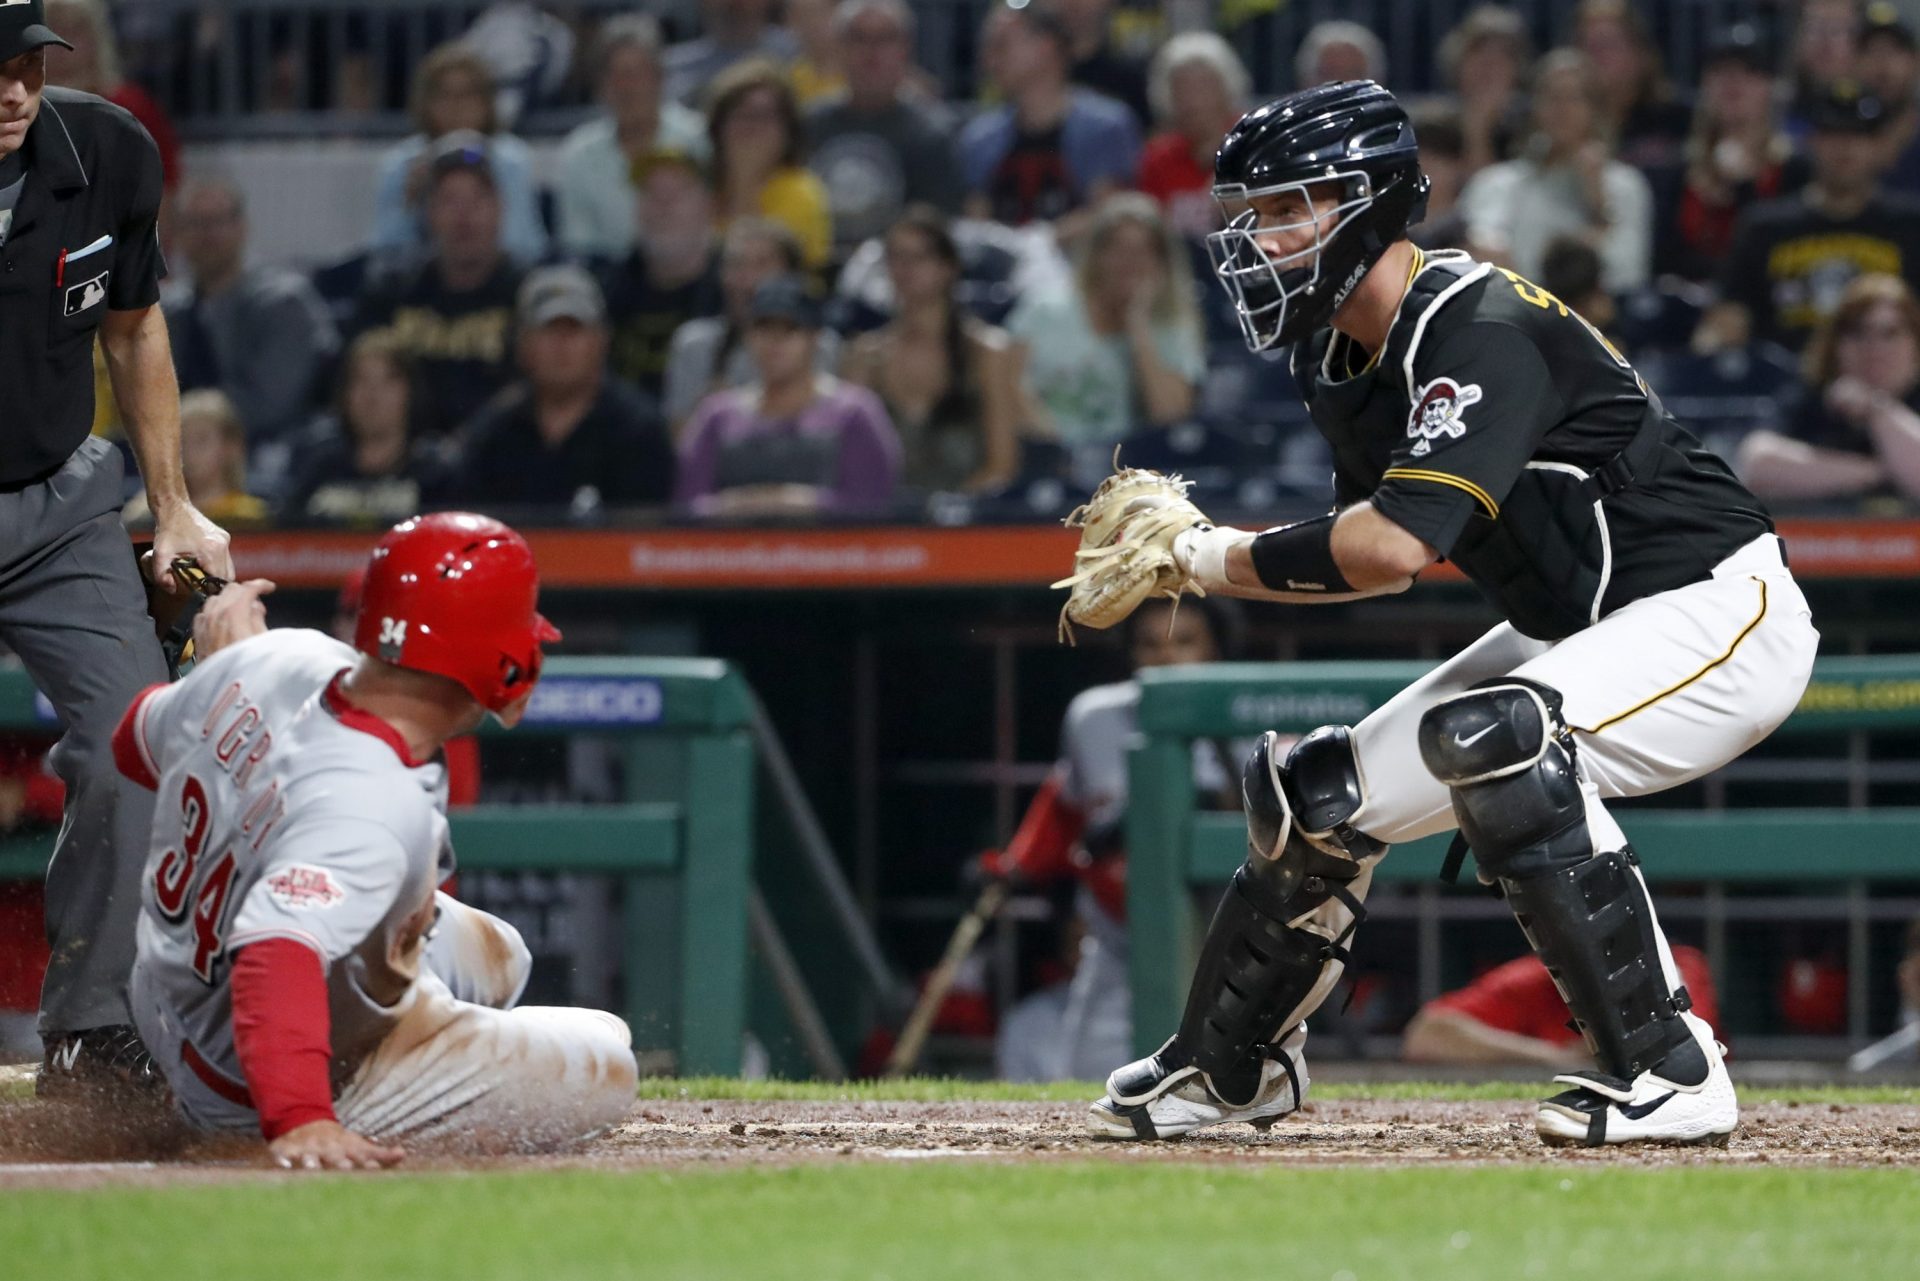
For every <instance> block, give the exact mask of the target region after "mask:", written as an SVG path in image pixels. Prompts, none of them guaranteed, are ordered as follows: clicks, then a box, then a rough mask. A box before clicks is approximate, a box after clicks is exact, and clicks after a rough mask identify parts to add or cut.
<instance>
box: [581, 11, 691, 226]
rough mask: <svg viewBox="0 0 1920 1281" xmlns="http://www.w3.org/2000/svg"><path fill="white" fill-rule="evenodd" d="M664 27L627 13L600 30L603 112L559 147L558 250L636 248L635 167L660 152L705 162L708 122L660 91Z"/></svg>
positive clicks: (597, 51) (598, 80)
mask: <svg viewBox="0 0 1920 1281" xmlns="http://www.w3.org/2000/svg"><path fill="white" fill-rule="evenodd" d="M660 43H661V42H660V24H659V23H658V22H657V21H655V20H654V18H652V17H651V16H650V15H648V14H644V13H623V14H620V15H618V16H616V17H613V18H609V19H608V20H607V22H606V23H605V25H603V26H602V27H601V28H600V36H599V41H598V43H597V44H596V45H595V48H594V66H595V77H594V82H595V84H596V86H597V87H598V90H599V96H600V114H599V115H597V116H595V117H594V118H593V119H591V120H589V121H587V122H586V123H585V124H583V125H581V126H579V127H578V128H577V129H575V130H574V131H573V132H572V133H570V134H568V135H567V138H566V141H565V142H563V143H562V144H561V145H560V173H559V179H558V181H557V182H556V183H555V186H554V196H555V200H556V204H557V208H558V213H559V220H560V228H559V238H560V247H561V249H563V250H565V251H566V252H567V253H568V254H570V255H572V256H573V257H576V258H598V259H605V260H608V261H614V260H618V259H620V258H623V257H625V256H626V254H627V253H628V251H629V250H631V249H632V248H633V235H634V202H635V200H636V198H638V199H641V200H644V198H645V197H644V196H642V195H640V194H639V193H637V192H636V191H635V179H634V175H635V173H636V172H637V171H636V169H635V166H637V165H638V164H639V163H640V162H641V161H642V160H644V159H645V158H646V157H647V156H649V155H651V154H653V153H654V152H657V151H678V152H683V153H685V154H687V155H690V156H694V157H696V158H701V159H704V158H705V156H706V154H707V122H706V120H705V118H703V117H702V116H701V115H700V113H699V112H697V111H695V110H693V109H692V108H691V107H688V106H685V105H683V104H681V103H678V102H675V101H673V100H672V99H670V98H667V97H666V96H665V95H664V94H663V93H662V84H663V79H662V74H663V73H662V71H661V68H660Z"/></svg>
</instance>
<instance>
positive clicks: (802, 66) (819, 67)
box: [787, 0, 847, 111]
mask: <svg viewBox="0 0 1920 1281" xmlns="http://www.w3.org/2000/svg"><path fill="white" fill-rule="evenodd" d="M834 3H835V0H787V30H789V31H791V32H793V36H794V39H796V40H798V41H799V42H800V56H799V57H797V58H795V59H794V60H793V62H792V63H791V64H789V65H788V67H787V78H788V80H789V81H791V82H792V84H793V96H794V98H795V100H797V101H798V102H799V104H800V107H801V109H802V110H803V111H804V110H805V109H806V108H808V107H811V106H813V105H814V104H815V103H817V102H825V101H826V100H827V99H828V98H833V97H837V96H839V95H840V94H843V93H845V92H846V91H847V78H846V76H845V75H844V74H842V72H841V70H840V42H839V41H838V40H837V39H835V38H834V31H833V10H834Z"/></svg>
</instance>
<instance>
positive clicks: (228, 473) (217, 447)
mask: <svg viewBox="0 0 1920 1281" xmlns="http://www.w3.org/2000/svg"><path fill="white" fill-rule="evenodd" d="M180 471H181V473H182V474H183V475H184V476H185V478H186V482H187V496H188V497H190V498H192V499H193V505H194V506H196V507H198V508H199V509H200V510H201V511H203V512H205V513H206V514H207V519H209V520H212V521H216V522H218V523H219V524H220V525H221V526H222V527H224V528H226V529H259V528H261V527H262V526H264V525H265V524H266V523H267V516H268V512H267V505H266V503H265V502H264V501H262V500H261V499H259V498H256V497H255V496H254V495H252V494H249V493H248V492H247V429H246V426H245V425H244V424H243V423H242V422H241V421H240V411H239V410H237V409H235V408H234V407H233V402H232V401H231V400H229V399H227V394H226V393H225V392H223V391H216V390H215V389H213V388H211V387H203V388H201V389H200V390H198V391H190V392H187V393H185V394H183V395H182V396H181V397H180ZM215 512H218V513H219V515H217V516H216V515H214V513H215ZM124 519H125V520H126V523H127V524H129V525H132V526H135V527H141V526H148V525H151V524H152V523H153V512H152V509H151V508H149V507H148V506H147V496H146V494H145V493H144V492H143V493H139V494H136V495H134V498H133V501H132V502H130V503H128V504H127V506H126V511H125V514H124Z"/></svg>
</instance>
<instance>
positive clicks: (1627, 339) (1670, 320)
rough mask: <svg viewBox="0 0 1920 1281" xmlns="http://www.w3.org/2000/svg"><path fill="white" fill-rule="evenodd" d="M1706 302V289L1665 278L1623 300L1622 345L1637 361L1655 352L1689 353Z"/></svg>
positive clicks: (1618, 327) (1619, 328)
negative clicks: (1688, 348) (1689, 344)
mask: <svg viewBox="0 0 1920 1281" xmlns="http://www.w3.org/2000/svg"><path fill="white" fill-rule="evenodd" d="M1706 303H1707V296H1706V288H1705V286H1703V285H1696V284H1694V283H1692V282H1691V281H1686V280H1681V279H1680V278H1679V277H1677V276H1662V277H1661V278H1660V279H1659V280H1657V281H1655V282H1654V283H1653V284H1652V285H1649V286H1648V287H1647V288H1645V289H1639V290H1636V291H1634V292H1633V293H1630V294H1627V295H1625V296H1624V297H1622V298H1621V299H1620V300H1619V308H1618V320H1617V322H1616V325H1615V329H1616V331H1617V332H1618V334H1619V337H1620V344H1621V346H1622V347H1624V348H1625V349H1626V351H1627V353H1628V354H1629V355H1630V356H1632V357H1633V358H1634V359H1635V360H1636V361H1637V360H1640V359H1642V358H1644V357H1646V356H1649V355H1652V354H1654V353H1662V352H1679V351H1685V350H1687V344H1688V343H1690V342H1691V341H1692V340H1693V331H1694V329H1695V328H1696V327H1698V325H1699V324H1700V314H1701V312H1703V311H1705V310H1706Z"/></svg>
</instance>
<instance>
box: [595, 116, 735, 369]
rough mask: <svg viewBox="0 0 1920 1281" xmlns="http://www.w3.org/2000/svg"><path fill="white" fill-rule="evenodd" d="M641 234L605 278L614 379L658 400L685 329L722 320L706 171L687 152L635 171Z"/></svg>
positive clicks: (649, 161) (654, 159)
mask: <svg viewBox="0 0 1920 1281" xmlns="http://www.w3.org/2000/svg"><path fill="white" fill-rule="evenodd" d="M634 185H635V186H636V188H637V189H638V190H639V193H640V205H639V212H640V218H639V223H640V235H639V240H638V243H637V244H635V245H634V248H633V252H632V253H630V254H628V255H627V257H626V258H625V259H624V260H623V261H622V262H620V263H618V264H616V265H615V266H613V267H612V268H611V269H609V270H608V271H607V273H606V276H605V288H606V295H607V316H608V323H609V325H610V326H611V328H612V334H613V346H612V349H611V354H610V356H609V359H610V361H611V363H612V368H613V372H614V373H615V374H617V375H619V376H620V377H622V378H624V379H626V380H627V381H629V382H631V383H633V384H634V385H635V386H637V387H639V388H640V390H642V391H644V392H646V393H647V394H648V395H649V396H652V397H655V398H656V399H657V398H658V397H659V396H660V395H661V393H662V392H663V391H664V390H665V388H666V379H667V358H668V352H669V351H670V350H671V348H672V345H673V335H674V333H675V331H676V330H678V329H679V328H680V327H681V326H682V325H684V324H686V323H687V322H688V321H690V320H695V319H697V318H699V317H703V316H717V315H719V314H720V312H721V311H722V309H723V308H724V306H725V303H724V300H723V298H722V295H721V292H720V262H719V259H720V255H719V251H718V242H717V239H716V236H715V232H714V220H713V192H712V191H711V190H710V189H709V188H708V186H707V176H706V171H705V170H704V169H702V168H701V166H700V163H699V162H698V161H697V160H695V159H694V158H693V157H692V156H690V155H688V154H686V153H685V152H675V151H659V152H655V153H654V154H653V155H650V156H646V157H643V158H642V159H641V160H640V161H639V162H638V163H637V164H636V166H635V168H634Z"/></svg>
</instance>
